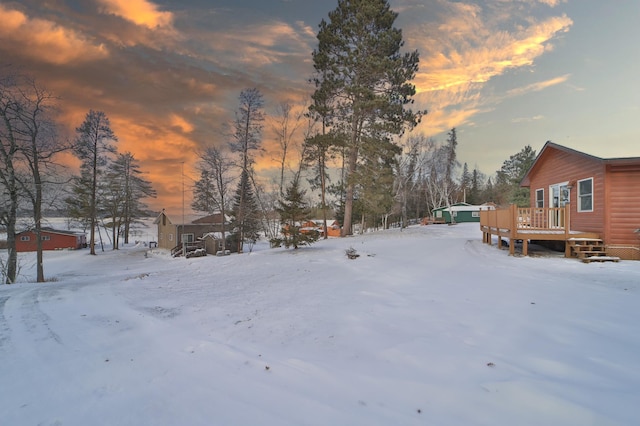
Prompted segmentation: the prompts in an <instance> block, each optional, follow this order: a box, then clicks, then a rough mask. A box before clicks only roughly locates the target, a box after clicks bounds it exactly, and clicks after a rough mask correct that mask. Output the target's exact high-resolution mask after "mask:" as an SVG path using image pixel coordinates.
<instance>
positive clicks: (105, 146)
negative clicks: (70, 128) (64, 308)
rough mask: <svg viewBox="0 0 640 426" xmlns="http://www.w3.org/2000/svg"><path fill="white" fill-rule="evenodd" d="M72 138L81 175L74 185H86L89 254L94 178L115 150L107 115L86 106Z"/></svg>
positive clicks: (95, 203) (93, 227)
mask: <svg viewBox="0 0 640 426" xmlns="http://www.w3.org/2000/svg"><path fill="white" fill-rule="evenodd" d="M76 134H77V136H76V140H75V142H74V146H73V153H74V154H75V156H76V157H78V159H80V161H82V164H81V166H80V173H81V179H77V180H76V184H77V185H87V188H86V189H87V191H83V192H86V193H88V196H89V200H88V206H87V207H88V211H86V212H85V215H86V216H85V217H86V218H87V219H88V220H89V227H90V228H89V232H90V235H91V236H90V242H89V247H90V254H96V250H95V230H96V223H97V215H98V184H99V182H98V179H99V176H100V175H101V174H102V173H104V168H105V166H106V165H107V164H108V162H109V159H110V156H112V155H113V154H114V153H115V152H116V149H115V146H114V145H113V143H114V142H117V141H118V139H117V138H116V136H115V134H114V133H113V130H111V124H110V123H109V119H108V118H107V115H106V114H105V113H104V112H102V111H94V110H90V111H89V112H88V113H87V115H86V117H85V120H84V121H83V122H82V124H81V125H80V127H78V128H76Z"/></svg>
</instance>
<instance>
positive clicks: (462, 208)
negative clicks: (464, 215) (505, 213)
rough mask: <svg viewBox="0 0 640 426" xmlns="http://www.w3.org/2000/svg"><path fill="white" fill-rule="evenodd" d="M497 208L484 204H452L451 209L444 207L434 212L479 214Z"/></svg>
mask: <svg viewBox="0 0 640 426" xmlns="http://www.w3.org/2000/svg"><path fill="white" fill-rule="evenodd" d="M495 209H496V208H495V206H494V205H493V204H482V205H472V204H467V203H457V204H452V205H451V207H447V206H443V207H438V208H437V209H433V211H438V210H443V211H449V210H451V211H452V212H477V211H480V210H495Z"/></svg>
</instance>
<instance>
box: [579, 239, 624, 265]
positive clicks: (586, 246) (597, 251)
mask: <svg viewBox="0 0 640 426" xmlns="http://www.w3.org/2000/svg"><path fill="white" fill-rule="evenodd" d="M567 243H568V244H569V247H570V248H571V255H572V256H575V257H577V258H578V259H580V260H582V261H583V262H585V263H590V262H619V261H620V258H619V257H616V256H607V249H606V247H605V246H604V243H603V242H602V240H601V239H599V238H569V240H568V241H567Z"/></svg>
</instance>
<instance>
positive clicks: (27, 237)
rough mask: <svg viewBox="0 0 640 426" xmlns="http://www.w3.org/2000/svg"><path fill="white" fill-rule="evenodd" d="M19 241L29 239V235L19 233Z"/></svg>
mask: <svg viewBox="0 0 640 426" xmlns="http://www.w3.org/2000/svg"><path fill="white" fill-rule="evenodd" d="M20 241H31V237H30V236H28V235H20Z"/></svg>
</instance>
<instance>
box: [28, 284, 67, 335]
mask: <svg viewBox="0 0 640 426" xmlns="http://www.w3.org/2000/svg"><path fill="white" fill-rule="evenodd" d="M55 294H57V289H54V288H38V289H34V290H33V291H31V292H30V293H28V294H25V299H24V300H23V302H22V306H23V307H24V308H23V309H21V312H22V323H23V324H24V326H25V329H26V331H27V332H28V333H29V334H30V335H32V336H33V338H34V340H37V341H46V340H53V341H55V342H56V343H58V344H62V339H61V338H60V336H59V335H58V334H57V333H56V332H54V331H53V330H52V329H51V327H50V326H49V322H50V321H51V317H50V316H49V315H47V314H46V313H45V312H44V311H43V310H42V308H41V307H40V303H41V302H42V301H46V300H48V299H50V298H51V296H53V295H55Z"/></svg>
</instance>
